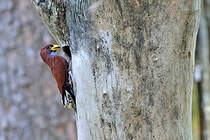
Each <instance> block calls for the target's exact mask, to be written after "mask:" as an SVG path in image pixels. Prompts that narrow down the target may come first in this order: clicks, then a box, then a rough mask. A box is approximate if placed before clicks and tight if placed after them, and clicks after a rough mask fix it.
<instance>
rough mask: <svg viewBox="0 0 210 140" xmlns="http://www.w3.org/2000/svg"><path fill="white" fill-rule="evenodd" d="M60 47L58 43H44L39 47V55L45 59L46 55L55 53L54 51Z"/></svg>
mask: <svg viewBox="0 0 210 140" xmlns="http://www.w3.org/2000/svg"><path fill="white" fill-rule="evenodd" d="M60 49H61V47H60V45H52V44H50V45H46V46H45V47H43V48H42V49H41V51H40V56H41V57H42V59H43V60H45V59H46V57H47V56H48V55H56V53H55V52H56V51H58V50H60Z"/></svg>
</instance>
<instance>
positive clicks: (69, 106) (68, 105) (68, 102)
mask: <svg viewBox="0 0 210 140" xmlns="http://www.w3.org/2000/svg"><path fill="white" fill-rule="evenodd" d="M64 108H67V109H72V110H74V111H76V104H75V103H74V100H73V99H72V97H71V95H70V94H69V93H68V92H66V97H65V105H64Z"/></svg>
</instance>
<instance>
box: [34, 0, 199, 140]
mask: <svg viewBox="0 0 210 140" xmlns="http://www.w3.org/2000/svg"><path fill="white" fill-rule="evenodd" d="M33 2H34V5H35V6H36V8H37V10H38V11H39V12H40V14H41V17H42V19H43V21H44V22H45V24H46V25H47V27H48V29H49V30H50V32H51V33H52V35H53V36H54V37H55V39H56V40H57V41H58V42H60V43H61V44H69V45H70V46H71V49H72V53H73V54H72V55H73V60H72V67H73V75H74V81H75V83H76V84H75V85H76V86H75V91H76V93H77V110H78V112H77V113H78V114H77V115H78V120H77V128H78V139H79V140H87V139H88V140H89V139H98V140H107V139H116V140H117V139H120V140H123V139H128V140H130V139H135V140H148V139H149V140H153V139H154V140H157V139H161V140H189V139H192V132H191V123H192V122H191V94H192V82H193V66H194V49H195V41H196V35H197V29H198V19H199V0H173V1H168V0H97V1H96V0H65V1H64V0H63V1H62V0H48V1H45V2H42V3H40V5H39V6H38V5H37V2H36V1H35V0H34V1H33Z"/></svg>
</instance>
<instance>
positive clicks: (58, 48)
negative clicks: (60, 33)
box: [50, 45, 61, 51]
mask: <svg viewBox="0 0 210 140" xmlns="http://www.w3.org/2000/svg"><path fill="white" fill-rule="evenodd" d="M60 49H61V47H60V45H53V47H52V48H51V49H50V50H51V51H58V50H60Z"/></svg>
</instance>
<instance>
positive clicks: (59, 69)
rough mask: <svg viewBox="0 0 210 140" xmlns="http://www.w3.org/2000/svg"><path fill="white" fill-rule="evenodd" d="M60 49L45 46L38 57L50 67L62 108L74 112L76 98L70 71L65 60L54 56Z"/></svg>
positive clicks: (58, 47) (56, 46)
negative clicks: (60, 97) (70, 109)
mask: <svg viewBox="0 0 210 140" xmlns="http://www.w3.org/2000/svg"><path fill="white" fill-rule="evenodd" d="M60 49H61V47H60V45H46V46H45V47H43V48H42V49H41V51H40V56H41V58H42V60H43V61H44V62H45V63H46V64H47V65H48V66H49V67H50V70H51V72H52V75H53V77H54V78H55V80H56V82H57V86H58V89H59V91H60V93H61V96H62V103H63V105H64V107H65V108H72V109H73V110H75V111H76V98H75V94H74V90H73V82H72V78H71V76H69V72H70V71H71V69H70V67H69V63H68V62H67V61H66V59H65V58H64V57H63V56H59V55H57V54H56V51H58V50H60ZM69 77H70V81H69Z"/></svg>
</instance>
